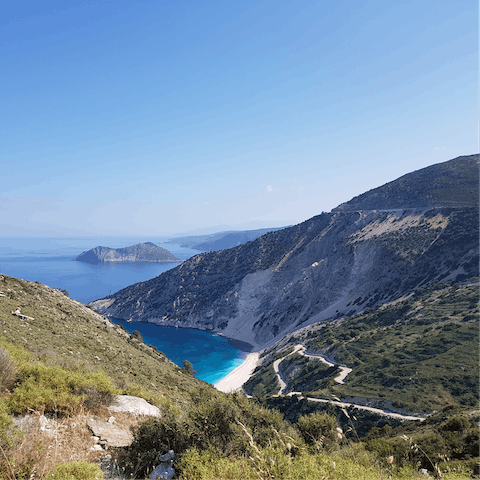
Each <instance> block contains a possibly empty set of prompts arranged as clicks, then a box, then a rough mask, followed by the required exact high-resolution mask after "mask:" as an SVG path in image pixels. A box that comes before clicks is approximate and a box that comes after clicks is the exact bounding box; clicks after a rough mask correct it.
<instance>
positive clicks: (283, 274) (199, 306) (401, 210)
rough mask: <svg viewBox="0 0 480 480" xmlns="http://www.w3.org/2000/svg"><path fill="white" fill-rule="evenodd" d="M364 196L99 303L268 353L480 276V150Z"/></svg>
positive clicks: (122, 314)
mask: <svg viewBox="0 0 480 480" xmlns="http://www.w3.org/2000/svg"><path fill="white" fill-rule="evenodd" d="M426 185H428V186H429V187H428V188H427V187H426ZM475 186H476V187H475ZM418 189H420V190H419V191H417V190H418ZM475 191H477V195H475ZM412 192H417V193H415V194H412ZM360 197H361V198H360ZM360 197H357V200H355V199H354V200H352V203H348V202H347V204H343V206H340V207H339V208H338V209H334V210H333V211H332V212H330V213H323V214H321V215H318V216H316V217H313V218H311V219H310V220H307V221H306V222H303V223H301V224H299V225H296V226H293V227H289V228H285V229H282V230H279V231H276V232H270V233H267V234H265V235H263V236H261V237H259V238H257V239H256V240H254V241H251V242H248V243H246V244H243V245H240V246H238V247H235V248H232V249H228V250H222V251H219V252H209V253H202V254H199V255H196V256H194V257H192V258H190V259H189V260H187V261H185V262H184V263H183V264H182V265H179V266H177V267H176V268H174V269H171V270H169V271H167V272H165V273H163V274H162V275H160V276H159V277H157V278H154V279H152V280H149V281H147V282H142V283H138V284H135V285H132V286H130V287H127V288H125V289H123V290H120V291H119V292H117V293H115V294H113V295H111V296H109V297H106V298H104V299H101V300H97V301H95V302H93V303H92V306H93V307H94V308H95V309H96V310H98V311H99V312H101V313H103V314H106V315H112V316H114V317H117V318H123V319H128V318H132V319H139V320H142V321H147V322H153V323H157V324H161V325H168V326H172V325H178V326H181V327H187V328H199V329H203V330H207V331H216V332H221V333H222V334H223V335H225V336H227V337H230V338H234V339H237V340H241V341H244V342H248V343H250V344H251V345H252V346H253V347H254V349H257V350H259V349H261V348H264V347H266V346H268V345H271V344H272V343H273V342H275V341H276V340H278V339H280V338H282V337H283V336H284V335H286V334H288V333H291V332H294V331H296V330H298V329H300V328H302V327H305V326H306V325H309V324H312V323H316V322H319V321H323V320H327V319H335V318H341V317H344V316H351V315H353V314H355V313H359V312H362V311H364V310H365V309H366V308H372V307H375V306H376V305H379V304H384V303H386V302H390V301H393V300H396V299H399V298H402V297H404V296H407V295H410V294H411V293H412V292H414V291H415V290H417V289H418V288H420V287H426V286H428V285H430V284H431V283H432V282H445V281H454V282H458V281H461V280H462V279H465V278H470V277H476V276H478V253H479V249H478V155H474V156H469V157H459V158H457V159H454V160H451V161H449V162H445V163H442V164H437V165H433V166H431V167H428V168H426V169H422V170H419V171H416V172H412V173H410V174H408V175H405V176H403V177H401V178H400V179H398V180H395V181H393V182H390V183H389V184H387V185H385V186H384V187H380V188H378V189H375V190H371V191H370V192H367V193H365V194H364V195H363V196H360ZM358 199H360V200H358ZM347 205H350V206H348V207H347ZM357 206H363V207H365V209H361V210H357V208H356V207H357Z"/></svg>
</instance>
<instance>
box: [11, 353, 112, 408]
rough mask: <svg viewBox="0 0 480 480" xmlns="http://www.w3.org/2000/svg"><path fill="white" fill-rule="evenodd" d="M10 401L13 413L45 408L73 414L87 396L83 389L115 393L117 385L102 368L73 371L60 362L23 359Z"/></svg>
mask: <svg viewBox="0 0 480 480" xmlns="http://www.w3.org/2000/svg"><path fill="white" fill-rule="evenodd" d="M20 370H21V371H20V373H19V378H18V380H17V383H18V386H16V387H15V388H14V390H13V392H12V395H11V396H10V397H9V398H8V405H9V408H10V411H11V412H12V413H16V414H20V413H23V412H26V411H28V410H29V409H32V410H36V409H38V408H43V409H44V410H45V411H47V412H60V413H62V414H73V413H74V412H75V411H77V410H78V407H79V406H80V405H81V404H82V402H83V400H84V398H85V396H84V395H82V394H81V393H80V392H83V391H85V389H89V388H94V389H95V390H96V391H97V392H103V393H105V394H114V393H116V389H115V388H114V387H113V385H112V382H111V380H110V379H109V377H108V376H107V375H106V373H104V372H102V371H97V372H93V373H82V372H72V371H69V370H65V369H63V368H61V367H58V366H47V365H44V364H41V363H25V362H24V363H23V364H22V365H21V369H20Z"/></svg>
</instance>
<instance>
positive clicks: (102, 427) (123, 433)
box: [87, 418, 133, 447]
mask: <svg viewBox="0 0 480 480" xmlns="http://www.w3.org/2000/svg"><path fill="white" fill-rule="evenodd" d="M87 425H88V427H89V428H90V430H91V431H92V432H93V434H94V436H96V437H99V438H100V439H101V441H100V444H102V443H104V444H106V446H108V447H128V446H130V445H131V444H132V442H133V436H132V434H131V433H130V432H129V431H127V430H124V429H122V428H119V427H117V426H115V425H112V424H110V423H108V422H104V421H102V420H96V419H93V418H91V419H90V420H88V421H87Z"/></svg>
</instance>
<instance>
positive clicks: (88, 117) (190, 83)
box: [0, 0, 479, 240]
mask: <svg viewBox="0 0 480 480" xmlns="http://www.w3.org/2000/svg"><path fill="white" fill-rule="evenodd" d="M478 21H479V12H478V2H477V1H473V0H456V1H455V2H453V1H451V0H422V1H421V2H419V1H417V0H415V1H408V0H405V1H403V0H399V1H396V2H389V1H385V0H362V1H356V0H355V1H354V0H337V1H335V2H331V1H326V0H321V1H320V0H319V1H310V0H305V1H298V0H294V1H290V0H256V1H251V0H242V1H237V2H232V1H215V0H213V1H210V0H201V1H199V0H175V1H170V0H155V1H148V0H135V1H134V2H132V1H130V0H95V1H81V0H69V1H67V2H66V1H64V0H61V1H53V0H42V1H38V0H34V1H30V0H18V1H16V2H2V5H1V6H0V55H1V65H2V67H1V69H0V86H1V88H0V168H1V172H2V173H1V177H0V179H1V189H0V236H34V237H42V236H50V237H51V236H65V237H68V236H128V237H139V238H140V237H141V238H145V240H148V237H159V236H174V235H183V234H194V233H212V232H215V231H222V230H229V229H232V230H233V229H235V230H242V229H256V228H262V227H281V226H286V225H293V224H297V223H300V222H302V221H305V220H307V219H308V218H311V217H312V216H314V215H317V214H319V213H321V212H322V211H330V210H331V209H332V208H334V207H336V206H337V205H339V204H340V203H342V202H345V201H348V200H349V199H351V198H352V197H354V196H356V195H359V194H361V193H363V192H365V191H367V190H369V189H371V188H375V187H377V186H380V185H383V184H384V183H386V182H389V181H392V180H394V179H395V178H398V177H399V176H401V175H404V174H406V173H409V172H411V171H414V170H418V169H420V168H423V167H426V166H428V165H433V164H435V163H439V162H443V161H447V160H450V159H452V158H455V157H457V156H460V155H469V154H473V153H477V152H478V112H479V99H478V92H479V87H478V45H479V33H478Z"/></svg>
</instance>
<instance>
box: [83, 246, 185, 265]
mask: <svg viewBox="0 0 480 480" xmlns="http://www.w3.org/2000/svg"><path fill="white" fill-rule="evenodd" d="M74 260H75V261H77V262H85V263H93V264H96V263H106V262H120V263H122V262H158V263H168V262H182V259H181V258H177V257H176V256H175V255H172V254H171V253H170V252H169V251H168V250H167V249H166V248H162V247H159V246H158V245H155V244H154V243H151V242H147V243H137V244H135V245H132V246H131V247H125V248H109V247H95V248H92V249H91V250H88V251H87V252H82V253H81V254H80V255H79V256H78V257H76V258H74Z"/></svg>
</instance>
